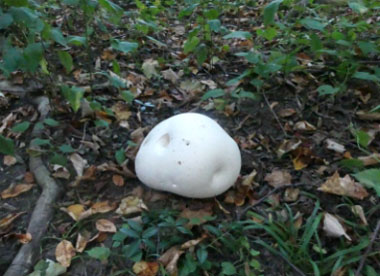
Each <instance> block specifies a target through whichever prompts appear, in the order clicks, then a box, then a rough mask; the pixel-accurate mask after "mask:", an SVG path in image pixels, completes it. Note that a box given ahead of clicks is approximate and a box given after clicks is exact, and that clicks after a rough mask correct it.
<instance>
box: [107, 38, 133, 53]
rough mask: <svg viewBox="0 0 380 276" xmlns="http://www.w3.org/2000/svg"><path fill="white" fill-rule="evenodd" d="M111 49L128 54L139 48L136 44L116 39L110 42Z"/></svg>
mask: <svg viewBox="0 0 380 276" xmlns="http://www.w3.org/2000/svg"><path fill="white" fill-rule="evenodd" d="M111 47H112V48H114V49H115V50H118V51H121V52H123V53H125V54H127V53H129V52H133V51H135V50H136V49H137V48H138V47H139V44H137V43H136V42H128V41H120V40H118V39H114V40H112V42H111Z"/></svg>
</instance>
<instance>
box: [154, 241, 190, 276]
mask: <svg viewBox="0 0 380 276" xmlns="http://www.w3.org/2000/svg"><path fill="white" fill-rule="evenodd" d="M184 252H185V251H184V250H181V249H180V247H179V246H178V245H175V246H173V247H171V248H169V249H168V250H167V251H166V252H165V253H164V254H162V255H161V257H160V258H159V259H158V261H159V262H160V263H162V264H163V265H164V266H165V269H166V271H167V272H168V273H169V275H170V276H177V274H178V267H177V263H178V260H179V257H181V255H182V254H183V253H184Z"/></svg>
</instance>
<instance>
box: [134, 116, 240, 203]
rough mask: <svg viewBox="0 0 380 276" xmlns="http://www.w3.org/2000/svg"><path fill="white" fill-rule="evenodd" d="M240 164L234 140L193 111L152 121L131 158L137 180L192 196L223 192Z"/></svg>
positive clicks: (238, 169)
mask: <svg viewBox="0 0 380 276" xmlns="http://www.w3.org/2000/svg"><path fill="white" fill-rule="evenodd" d="M240 168H241V156H240V151H239V148H238V146H237V144H236V142H235V141H234V140H233V139H232V138H231V137H230V136H229V135H228V134H227V132H225V131H224V130H223V128H222V127H221V126H220V125H218V124H217V123H216V122H215V121H214V120H212V119H211V118H209V117H207V116H205V115H202V114H197V113H183V114H179V115H176V116H173V117H170V118H169V119H166V120H164V121H162V122H161V123H159V124H158V125H156V126H155V127H154V128H153V129H152V130H151V131H150V132H149V134H148V135H147V136H146V138H145V139H144V141H143V142H142V144H141V147H140V149H139V151H138V153H137V156H136V160H135V169H136V174H137V177H138V178H139V179H140V180H141V182H143V183H144V184H146V185H147V186H149V187H151V188H153V189H157V190H162V191H167V192H171V193H175V194H178V195H181V196H184V197H192V198H207V197H213V196H217V195H219V194H221V193H223V192H225V191H226V190H227V189H228V188H230V187H231V186H232V185H233V184H234V183H235V181H236V179H237V177H238V176H239V173H240Z"/></svg>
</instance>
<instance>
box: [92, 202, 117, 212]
mask: <svg viewBox="0 0 380 276" xmlns="http://www.w3.org/2000/svg"><path fill="white" fill-rule="evenodd" d="M115 208H116V203H110V202H109V201H108V200H106V201H99V202H96V203H94V204H93V205H92V206H91V210H92V212H93V214H97V213H101V214H104V213H107V212H110V211H112V210H114V209H115Z"/></svg>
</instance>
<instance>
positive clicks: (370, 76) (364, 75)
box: [352, 72, 380, 81]
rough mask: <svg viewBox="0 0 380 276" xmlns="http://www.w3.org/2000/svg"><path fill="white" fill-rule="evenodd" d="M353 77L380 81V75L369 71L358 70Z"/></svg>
mask: <svg viewBox="0 0 380 276" xmlns="http://www.w3.org/2000/svg"><path fill="white" fill-rule="evenodd" d="M352 77H354V78H357V79H361V80H370V81H380V78H379V77H377V76H376V75H373V74H370V73H367V72H356V73H355V74H354V75H353V76H352Z"/></svg>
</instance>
